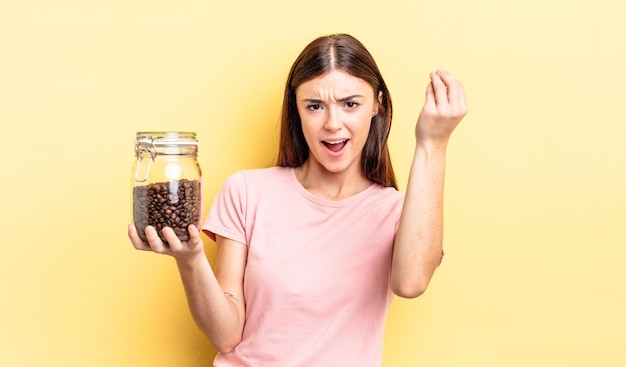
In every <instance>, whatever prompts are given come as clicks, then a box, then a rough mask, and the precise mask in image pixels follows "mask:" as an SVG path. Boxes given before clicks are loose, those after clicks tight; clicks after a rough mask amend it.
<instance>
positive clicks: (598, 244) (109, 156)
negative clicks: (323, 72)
mask: <svg viewBox="0 0 626 367" xmlns="http://www.w3.org/2000/svg"><path fill="white" fill-rule="evenodd" d="M624 14H626V5H624V3H623V2H620V1H618V0H613V1H611V0H594V1H591V0H589V1H573V0H559V1H545V0H527V1H516V2H505V1H499V0H480V1H463V0H443V1H433V0H431V1H409V0H405V1H393V0H390V1H380V0H379V1H353V0H346V1H335V0H332V1H331V0H318V1H294V0H267V1H230V2H229V1H216V0H215V1H200V0H196V1H194V0H185V1H173V0H172V1H165V0H100V1H95V0H92V1H89V0H68V1H33V0H20V1H17V0H16V1H9V0H0V121H1V123H2V130H1V131H0V132H1V142H0V149H1V154H2V155H1V156H2V164H1V169H0V172H1V175H2V176H1V183H0V185H1V186H0V189H1V190H0V193H1V195H2V200H1V201H0V202H1V209H0V210H1V213H2V214H1V215H2V217H1V221H0V244H1V247H0V294H1V297H2V300H1V302H0V365H2V366H107V367H108V366H152V367H158V366H208V365H210V363H211V362H210V361H211V360H212V357H213V355H214V351H213V350H212V348H211V347H210V346H209V344H208V342H207V341H206V340H205V339H204V337H203V336H202V335H201V334H200V333H199V332H198V330H197V329H196V327H195V325H194V324H193V322H192V320H191V318H190V316H189V313H188V310H187V306H186V301H185V298H184V294H183V291H182V287H181V284H180V280H179V278H178V274H177V272H176V268H175V265H174V263H173V260H172V259H170V258H167V257H161V256H158V255H154V254H146V253H140V252H137V251H135V250H133V249H132V247H131V245H130V242H129V241H128V240H127V238H126V224H127V223H128V222H129V221H130V215H129V213H130V186H129V182H130V169H131V166H132V164H133V161H134V150H133V143H134V134H135V132H136V131H141V130H190V131H196V132H197V133H198V137H199V140H200V144H201V145H200V158H199V160H200V164H201V166H202V168H203V173H204V184H205V186H204V202H205V204H206V205H205V207H208V204H210V203H211V201H212V199H213V197H214V195H215V194H216V192H217V190H218V189H219V187H220V186H221V184H222V182H223V180H224V179H225V178H226V177H227V176H228V175H229V174H231V173H232V172H234V171H236V170H238V169H242V168H250V167H259V166H267V165H269V164H271V163H272V162H273V160H274V152H275V149H276V134H277V131H278V130H277V120H278V111H279V108H280V102H281V92H282V88H283V83H284V80H285V76H286V74H287V71H288V68H289V66H290V65H291V63H292V61H293V60H294V58H295V56H296V55H297V54H298V53H299V52H300V50H301V49H302V47H304V45H305V44H306V43H308V42H309V41H310V40H312V39H313V38H315V37H317V36H319V35H322V34H327V33H332V32H347V33H351V34H353V35H354V36H356V37H357V38H359V39H360V40H362V41H363V42H364V43H365V45H366V46H367V47H368V48H369V49H370V51H371V52H372V54H373V55H374V57H375V58H376V59H377V61H378V63H379V66H380V68H381V70H382V72H383V75H384V76H385V78H386V80H387V82H388V84H389V87H390V89H391V92H392V97H393V100H394V106H395V111H396V113H395V116H394V126H393V129H392V133H391V142H390V144H391V149H392V154H393V159H394V164H395V169H396V171H397V174H398V178H399V181H400V182H401V183H402V187H404V183H405V182H406V177H407V172H408V168H409V164H410V158H411V154H412V149H413V145H414V142H413V128H414V121H415V120H416V118H417V115H418V112H419V109H420V108H421V104H422V101H423V95H424V90H425V86H426V83H427V81H428V72H429V71H431V70H433V69H435V68H437V67H445V68H446V69H448V70H449V71H450V72H451V73H452V74H453V75H454V76H456V77H458V78H459V79H461V80H462V81H463V82H464V84H465V87H466V91H467V94H468V100H469V105H470V113H469V114H468V116H467V117H466V119H465V120H464V121H463V123H462V125H461V126H460V127H459V128H458V130H457V131H456V132H455V134H454V136H453V139H452V142H451V145H450V148H449V155H448V158H449V161H448V162H449V163H448V175H447V181H446V202H445V210H446V214H445V223H446V228H445V247H446V258H445V261H444V263H443V265H442V266H441V268H440V269H439V271H438V272H437V273H436V275H435V278H434V279H433V282H432V283H431V287H430V288H429V290H428V292H427V293H426V294H425V295H424V296H422V297H421V298H419V299H416V300H400V299H396V300H395V301H394V304H393V306H392V309H391V311H390V315H389V320H388V328H387V334H386V342H385V356H384V366H385V367H392V366H393V367H395V366H429V367H436V366H446V367H448V366H481V367H487V366H494V367H495V366H498V367H502V366H507V367H514V366H523V367H526V366H533V367H534V366H546V367H548V366H550V367H552V366H568V367H575V366H624V365H626V313H625V311H624V310H625V309H626V289H625V288H626V246H625V245H626V230H625V228H626V226H625V225H624V224H625V223H624V222H625V221H624V219H625V217H626V214H625V212H626V124H625V122H626V121H625V119H624V106H625V101H626V93H625V92H624V88H625V87H624V86H625V85H626V71H625V68H624V66H625V65H626V27H624V26H623V25H622V24H623V20H624V19H623V18H624ZM205 239H206V238H205ZM206 244H207V246H206V248H207V254H208V255H209V257H210V258H211V257H212V256H213V255H214V245H213V243H212V242H211V241H210V240H208V239H207V240H206Z"/></svg>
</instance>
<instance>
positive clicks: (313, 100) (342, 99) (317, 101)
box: [302, 94, 363, 103]
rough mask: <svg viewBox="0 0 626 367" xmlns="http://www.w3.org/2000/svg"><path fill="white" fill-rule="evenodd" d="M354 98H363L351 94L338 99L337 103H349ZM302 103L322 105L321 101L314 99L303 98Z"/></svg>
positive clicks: (359, 95)
mask: <svg viewBox="0 0 626 367" xmlns="http://www.w3.org/2000/svg"><path fill="white" fill-rule="evenodd" d="M355 98H363V96H362V95H361V94H353V95H351V96H347V97H343V98H340V99H338V101H339V102H346V101H350V100H352V99H355ZM302 101H303V102H308V103H324V101H323V100H321V99H316V98H304V99H303V100H302Z"/></svg>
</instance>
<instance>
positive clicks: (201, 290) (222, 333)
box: [177, 256, 243, 353]
mask: <svg viewBox="0 0 626 367" xmlns="http://www.w3.org/2000/svg"><path fill="white" fill-rule="evenodd" d="M177 265H178V269H179V272H180V276H181V280H182V283H183V286H184V289H185V293H186V295H187V302H188V304H189V309H190V311H191V314H192V316H193V319H194V321H195V322H196V324H197V325H198V327H199V328H200V329H201V330H202V331H203V332H204V333H205V334H206V335H207V337H208V338H209V340H210V341H211V343H212V344H213V346H214V347H215V348H216V349H217V350H219V351H220V352H223V353H226V352H229V351H231V350H232V349H233V348H234V347H235V346H237V344H239V342H240V341H241V335H242V332H243V315H242V314H241V311H240V307H239V306H238V305H237V304H236V302H243V299H242V300H239V299H233V298H232V296H229V295H228V294H225V293H224V291H223V290H222V288H221V287H220V284H219V283H218V281H217V279H216V277H215V275H214V273H213V270H212V269H211V265H210V264H209V262H208V260H207V258H206V256H201V257H199V258H198V259H197V260H196V261H195V262H190V261H180V260H178V261H177Z"/></svg>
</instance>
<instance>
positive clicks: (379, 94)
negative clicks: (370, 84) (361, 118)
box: [372, 90, 383, 117]
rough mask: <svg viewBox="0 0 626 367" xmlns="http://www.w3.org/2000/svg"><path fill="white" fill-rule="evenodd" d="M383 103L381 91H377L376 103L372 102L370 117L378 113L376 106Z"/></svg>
mask: <svg viewBox="0 0 626 367" xmlns="http://www.w3.org/2000/svg"><path fill="white" fill-rule="evenodd" d="M382 104H383V91H382V90H381V91H378V103H374V110H373V111H372V117H374V116H376V115H378V106H380V105H382Z"/></svg>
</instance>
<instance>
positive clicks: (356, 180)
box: [294, 159, 372, 201]
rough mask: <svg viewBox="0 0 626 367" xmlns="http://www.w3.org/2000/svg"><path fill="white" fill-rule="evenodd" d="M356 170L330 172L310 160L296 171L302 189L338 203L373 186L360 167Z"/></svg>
mask: <svg viewBox="0 0 626 367" xmlns="http://www.w3.org/2000/svg"><path fill="white" fill-rule="evenodd" d="M354 168H355V169H353V170H346V171H342V172H330V171H327V170H326V169H324V167H322V166H321V165H319V164H317V165H316V164H314V163H312V162H311V160H310V159H309V160H307V161H306V162H304V164H302V165H301V166H300V167H296V168H295V169H294V170H295V175H296V178H297V179H298V181H299V182H300V184H301V185H302V187H304V188H305V189H306V190H307V191H309V192H310V193H311V194H313V195H315V196H319V197H321V198H324V199H327V200H336V201H337V200H343V199H347V198H349V197H351V196H354V195H356V194H358V193H359V192H361V191H363V190H365V189H367V188H368V187H370V186H371V185H372V181H370V180H368V179H367V177H365V174H364V173H363V171H362V169H361V168H360V167H354ZM357 168H358V169H357Z"/></svg>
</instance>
